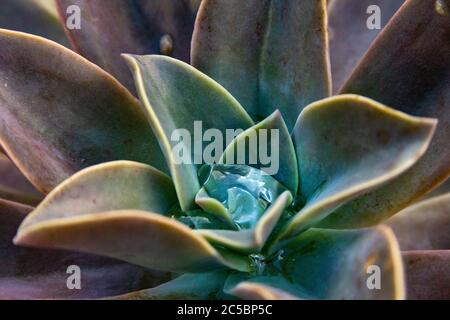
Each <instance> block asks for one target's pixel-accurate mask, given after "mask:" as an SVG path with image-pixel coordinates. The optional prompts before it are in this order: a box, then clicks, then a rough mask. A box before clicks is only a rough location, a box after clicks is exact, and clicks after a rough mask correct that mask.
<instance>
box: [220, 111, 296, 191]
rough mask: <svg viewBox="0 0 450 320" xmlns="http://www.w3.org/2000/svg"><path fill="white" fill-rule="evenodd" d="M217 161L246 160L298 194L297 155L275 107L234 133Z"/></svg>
mask: <svg viewBox="0 0 450 320" xmlns="http://www.w3.org/2000/svg"><path fill="white" fill-rule="evenodd" d="M274 130H277V131H274ZM247 141H249V142H247ZM241 148H244V149H243V150H245V152H244V151H242V150H241ZM241 153H242V154H241ZM269 154H270V157H268V156H269ZM262 157H264V159H262ZM251 159H254V160H253V161H252V160H251ZM239 160H241V161H239ZM268 160H270V162H269V161H268ZM240 162H242V163H240ZM220 163H226V164H245V165H248V166H251V167H254V168H257V169H260V170H263V171H264V172H266V173H268V174H269V175H271V176H273V177H274V178H275V179H276V180H277V181H278V182H280V183H281V184H283V185H284V186H286V187H287V188H288V189H289V190H290V191H291V192H292V193H293V194H297V188H298V171H297V156H296V154H295V150H294V144H293V143H292V140H291V137H290V133H289V131H288V128H287V126H286V123H285V122H284V120H283V117H282V115H281V113H280V112H279V111H278V110H277V111H275V112H274V113H272V114H271V115H270V116H269V117H268V118H266V119H264V120H263V121H261V122H260V123H258V124H256V125H255V126H253V127H251V128H249V129H247V130H246V131H244V132H243V133H241V134H240V135H239V136H237V137H236V138H235V139H234V140H233V141H232V142H231V143H230V144H229V145H228V147H227V148H226V149H225V151H224V153H223V155H222V157H221V159H220Z"/></svg>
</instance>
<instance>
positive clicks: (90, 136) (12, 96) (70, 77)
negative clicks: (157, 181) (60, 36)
mask: <svg viewBox="0 0 450 320" xmlns="http://www.w3.org/2000/svg"><path fill="white" fill-rule="evenodd" d="M42 57H45V59H43V58H42ZM0 77H1V79H2V80H1V83H0V97H1V98H0V142H1V144H2V146H3V148H4V149H5V151H6V152H7V153H8V155H9V156H10V158H11V159H12V160H13V161H14V162H15V164H16V165H17V166H18V167H19V168H20V169H21V171H22V172H23V173H24V174H25V175H26V176H27V178H28V179H29V180H30V181H31V182H32V183H33V184H34V185H35V186H36V187H37V188H38V189H39V190H40V191H43V192H45V193H47V192H49V191H50V190H52V189H53V188H54V187H56V185H58V184H59V183H60V182H62V181H63V180H65V179H66V178H68V177H69V176H71V175H72V174H74V173H75V172H77V171H79V170H80V169H82V168H85V167H89V166H91V165H94V164H98V163H102V162H107V161H112V160H133V161H138V162H143V163H148V164H151V165H154V166H155V167H157V168H158V169H163V168H165V161H164V157H163V155H162V153H161V151H160V148H159V144H158V142H157V140H156V138H155V137H154V135H153V134H152V130H151V128H150V126H149V125H148V122H147V120H146V118H145V114H144V112H143V111H142V109H141V106H140V104H139V102H138V101H137V100H136V99H135V98H134V97H133V96H132V95H131V94H130V93H129V92H128V91H126V89H125V88H124V87H122V86H121V85H120V84H119V83H118V82H117V81H116V80H115V79H114V78H112V77H111V76H110V75H108V74H107V73H105V72H104V71H102V70H101V69H99V68H98V67H97V66H95V65H93V64H91V63H90V62H88V61H87V60H85V59H83V58H82V57H80V56H78V55H76V54H75V53H73V52H72V51H70V50H68V49H66V48H64V47H62V46H60V45H58V44H56V43H54V42H51V41H48V40H45V39H43V38H39V37H36V36H32V35H28V34H24V33H18V32H12V31H7V30H0Z"/></svg>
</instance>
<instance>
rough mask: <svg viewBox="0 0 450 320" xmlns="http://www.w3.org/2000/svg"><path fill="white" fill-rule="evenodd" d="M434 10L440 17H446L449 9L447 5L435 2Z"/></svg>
mask: <svg viewBox="0 0 450 320" xmlns="http://www.w3.org/2000/svg"><path fill="white" fill-rule="evenodd" d="M434 8H435V10H436V12H437V13H438V14H440V15H441V16H448V13H449V9H448V6H447V4H446V3H445V2H444V1H443V0H436V2H435V4H434Z"/></svg>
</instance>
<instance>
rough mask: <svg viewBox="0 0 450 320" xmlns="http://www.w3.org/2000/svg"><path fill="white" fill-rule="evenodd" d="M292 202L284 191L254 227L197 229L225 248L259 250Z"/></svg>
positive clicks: (287, 192)
mask: <svg viewBox="0 0 450 320" xmlns="http://www.w3.org/2000/svg"><path fill="white" fill-rule="evenodd" d="M291 203H292V195H291V193H290V192H289V191H285V192H284V193H282V194H281V195H280V196H279V197H278V199H276V200H275V201H274V202H273V204H272V205H271V206H269V208H268V209H267V210H266V211H265V212H264V214H263V216H262V217H261V218H260V219H259V221H258V223H257V224H256V226H255V228H254V229H248V230H240V231H232V230H196V231H195V232H196V233H198V234H200V235H202V236H203V237H204V238H206V239H207V240H208V241H210V242H211V243H214V244H218V245H220V246H223V247H225V248H231V249H234V250H237V251H243V252H251V253H255V252H259V251H261V249H262V248H263V247H264V245H265V243H266V241H267V239H268V238H269V236H270V235H271V233H272V231H273V229H274V228H275V226H276V224H277V222H278V221H279V220H280V218H281V216H282V214H283V212H284V210H285V209H286V208H287V207H288V206H289V205H290V204H291Z"/></svg>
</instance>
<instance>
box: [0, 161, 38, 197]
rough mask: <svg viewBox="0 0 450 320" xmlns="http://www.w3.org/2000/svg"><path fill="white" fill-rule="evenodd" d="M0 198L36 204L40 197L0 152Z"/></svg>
mask: <svg viewBox="0 0 450 320" xmlns="http://www.w3.org/2000/svg"><path fill="white" fill-rule="evenodd" d="M0 199H5V200H11V201H15V202H20V203H25V204H29V205H37V204H38V203H39V202H40V201H41V200H42V199H43V195H42V194H40V193H39V192H38V191H37V190H36V189H35V188H34V187H33V186H32V185H31V184H30V183H29V182H28V180H27V179H25V177H24V176H23V175H22V173H21V172H20V171H19V170H18V169H17V168H16V166H15V165H14V164H13V163H12V162H11V161H10V160H9V159H8V158H7V157H6V156H5V155H3V154H1V153H0Z"/></svg>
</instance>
